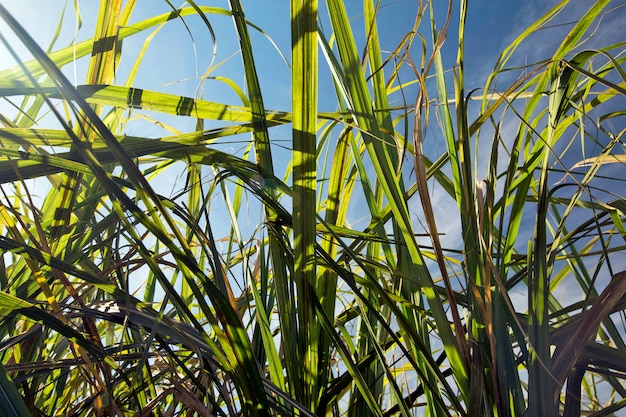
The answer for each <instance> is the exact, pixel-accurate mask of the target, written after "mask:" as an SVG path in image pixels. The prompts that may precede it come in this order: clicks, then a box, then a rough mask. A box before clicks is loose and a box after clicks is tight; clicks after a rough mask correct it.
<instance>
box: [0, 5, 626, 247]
mask: <svg viewBox="0 0 626 417" xmlns="http://www.w3.org/2000/svg"><path fill="white" fill-rule="evenodd" d="M417 3H418V2H407V1H400V0H387V1H383V2H381V8H380V11H379V21H378V24H379V32H380V36H381V44H382V48H383V50H386V51H392V50H394V49H395V48H396V47H397V45H398V44H399V43H400V42H401V40H402V38H403V36H404V35H405V34H406V32H407V31H408V30H410V29H411V27H412V24H413V21H414V18H415V14H416V11H417ZM557 3H558V2H557V1H555V0H546V1H543V0H529V1H523V2H522V1H500V0H472V1H470V2H469V9H468V18H467V29H466V43H465V44H466V54H465V56H466V59H465V69H466V91H470V90H472V89H475V88H477V89H480V88H481V87H482V86H483V85H484V83H485V81H486V76H487V74H489V72H490V71H491V70H492V69H493V67H494V65H495V63H496V60H497V58H498V56H499V54H500V53H501V52H502V50H503V49H504V48H505V47H506V46H507V45H508V44H509V43H510V42H511V41H512V40H513V39H514V38H515V37H516V36H518V35H519V34H520V33H521V32H522V31H523V30H524V29H525V28H526V27H528V26H529V25H530V24H531V23H532V22H534V21H535V20H536V19H537V18H539V17H540V16H542V15H543V14H544V13H545V12H546V11H547V10H549V9H550V8H552V7H554V5H556V4H557ZM3 4H4V5H5V6H6V7H7V8H8V9H9V10H10V11H11V12H12V13H13V14H14V15H15V17H16V18H17V19H18V20H19V21H20V22H21V23H22V24H23V25H24V26H25V27H26V29H27V30H28V31H29V32H30V33H31V35H33V36H34V37H35V39H36V40H37V41H38V42H39V44H40V45H41V46H42V47H43V48H46V47H47V46H48V44H49V42H50V39H51V38H52V36H53V34H54V31H55V29H56V27H57V25H58V24H59V19H60V16H61V14H62V11H63V10H65V15H64V19H65V20H64V22H63V25H62V30H61V34H60V37H59V39H58V41H57V42H56V45H55V48H53V49H58V48H61V47H65V46H67V45H71V44H72V42H73V40H74V39H77V40H79V41H80V40H84V39H88V38H90V37H91V36H92V35H93V31H94V28H95V20H96V14H97V2H91V1H90V2H86V1H83V2H78V6H79V10H80V15H81V18H82V26H81V27H80V29H79V28H78V27H77V25H76V22H77V19H76V13H75V10H74V6H73V2H71V1H70V2H62V1H50V0H26V1H3ZM198 4H201V5H203V4H206V3H203V2H198ZM209 4H210V5H211V6H215V7H223V8H225V9H228V3H227V2H226V1H223V0H221V1H219V2H218V1H215V2H211V3H209ZM435 4H436V14H437V23H438V25H439V26H441V25H442V24H443V20H444V17H445V12H446V9H447V7H446V2H443V1H437V2H436V3H435ZM588 5H589V3H588V2H587V1H586V0H577V1H573V2H572V3H571V4H570V5H569V6H568V7H567V8H566V9H565V11H564V12H563V13H562V14H561V15H560V16H559V18H558V19H557V20H555V21H554V22H552V24H551V27H550V28H547V29H544V30H543V31H541V32H539V33H538V34H536V35H534V36H533V37H531V38H530V39H529V40H528V41H527V42H524V43H522V45H521V46H520V47H519V49H518V51H517V53H516V55H515V58H514V59H513V60H512V61H511V63H510V65H511V66H513V65H523V64H532V63H534V62H536V61H537V60H539V59H544V58H546V57H549V56H550V54H551V52H552V51H554V50H555V49H556V47H557V46H558V44H559V42H560V40H561V39H562V36H563V33H564V32H565V31H567V30H568V29H569V28H571V26H572V23H573V20H574V18H573V17H572V16H579V15H580V13H581V10H583V9H584V8H586V7H588ZM615 5H616V7H621V6H624V3H623V2H620V1H617V2H615ZM176 6H185V3H184V2H180V3H177V4H176ZM243 7H244V10H245V12H246V16H247V18H248V20H249V21H251V22H253V23H255V24H256V25H258V26H259V27H261V28H262V30H263V31H264V34H262V33H260V32H255V31H251V34H252V42H253V46H254V48H255V54H256V55H255V60H256V65H257V68H258V73H259V75H260V83H261V88H262V90H263V94H264V101H265V107H266V108H267V109H276V110H289V109H290V106H291V89H290V88H291V87H290V78H291V75H290V69H289V64H288V63H286V62H285V61H284V60H283V59H282V57H281V56H280V54H279V52H278V51H277V50H276V47H275V46H277V47H278V49H279V50H280V51H281V52H282V53H283V54H284V56H285V57H286V58H287V60H290V44H291V40H290V34H289V30H290V21H289V18H290V17H289V8H288V6H287V4H286V3H282V4H280V5H279V3H278V2H267V1H243ZM321 7H322V8H321V10H320V24H321V27H322V28H323V30H324V32H325V34H326V35H327V36H329V34H330V24H329V21H328V17H327V14H326V11H325V10H324V9H323V4H322V5H321ZM346 7H347V8H348V12H349V14H350V16H351V17H352V22H353V23H354V27H355V28H357V30H356V32H357V33H361V32H363V30H364V29H363V28H364V22H363V16H362V14H361V7H362V6H361V4H360V2H351V1H350V2H346ZM457 8H458V4H457V2H454V4H453V15H452V22H451V25H450V32H449V34H448V40H447V42H446V44H445V45H444V48H443V59H444V67H445V68H451V67H452V66H454V65H455V62H456V38H457V33H456V32H455V31H456V28H457V22H458V16H457V14H458V12H457V10H456V9H457ZM623 9H624V7H622V11H619V10H618V12H617V13H612V14H611V15H609V16H607V17H606V18H605V19H604V20H603V25H602V27H601V28H600V31H601V33H597V34H596V38H597V39H600V40H604V39H613V38H614V39H616V41H617V40H619V39H626V33H625V30H624V27H623V25H622V24H620V23H619V22H620V17H624V16H625V13H624V12H623ZM170 11H171V8H170V6H169V5H168V4H167V2H164V1H150V2H139V3H138V5H137V7H136V8H135V11H134V13H133V17H132V18H131V22H138V21H141V20H142V19H145V18H148V17H151V16H154V15H158V14H161V13H168V12H170ZM208 18H209V20H210V24H211V26H212V29H213V31H214V32H215V34H216V44H215V45H214V44H213V42H212V39H211V35H210V31H209V30H208V29H207V27H206V26H205V24H204V23H203V22H202V20H201V19H200V18H199V17H198V16H189V17H186V18H185V20H184V22H183V21H182V20H173V21H171V22H169V23H167V24H166V25H165V26H163V27H162V28H161V29H159V30H158V32H156V33H154V38H153V39H152V41H151V44H150V46H149V47H148V50H147V51H148V52H147V53H146V55H145V57H144V59H143V62H142V64H141V67H140V70H139V73H138V74H137V78H136V80H135V82H134V83H133V86H135V87H138V88H144V89H152V90H156V91H161V92H167V93H172V94H178V95H184V96H194V97H199V96H202V97H203V98H205V99H207V100H212V101H217V102H222V103H229V104H241V101H240V100H239V98H238V97H237V95H236V94H235V93H234V92H233V90H232V89H231V88H230V87H228V86H227V85H226V84H225V83H224V82H223V81H220V80H219V79H211V78H207V79H204V80H203V79H202V76H203V75H205V74H207V75H209V76H213V77H227V78H228V79H230V80H232V81H233V82H234V83H236V84H237V85H239V86H241V87H242V88H245V81H244V78H243V74H242V71H241V59H240V55H239V53H238V49H239V46H238V43H237V39H236V33H235V31H234V25H233V22H232V19H231V18H230V17H228V16H220V15H210V16H208ZM426 20H427V19H426ZM131 24H132V23H131ZM0 31H1V33H2V34H3V35H4V36H6V37H7V38H8V39H9V40H10V39H12V35H11V33H10V32H9V31H8V30H7V29H6V28H4V27H2V26H0ZM420 32H421V34H422V35H423V36H424V38H425V39H426V42H427V43H428V42H429V38H430V33H429V29H428V25H427V24H426V25H422V27H421V28H420ZM150 34H152V32H151V31H148V32H146V33H145V34H141V35H137V36H133V37H132V38H129V39H126V40H125V41H124V49H123V54H122V61H121V63H120V68H119V70H118V79H117V82H118V83H119V84H123V83H124V82H125V81H126V77H127V73H128V71H129V68H130V66H131V65H132V64H133V63H134V61H135V56H136V55H137V53H138V52H139V51H140V49H141V47H142V45H143V42H144V40H145V39H146V37H147V36H148V35H150ZM268 38H271V39H272V40H273V42H274V44H273V43H272V42H270V41H269V39H268ZM357 42H359V43H360V45H362V44H363V35H361V36H360V38H358V39H357ZM13 44H14V45H15V47H16V49H17V50H18V51H21V52H22V53H23V48H20V45H19V43H17V42H14V43H13ZM590 45H593V40H592V42H591V43H590ZM419 47H420V45H419V40H417V41H416V43H415V46H414V50H413V56H414V59H417V60H419V58H420V57H419V54H420V51H419ZM214 48H215V50H216V51H217V53H216V54H215V55H214V54H213V51H214ZM22 58H23V59H29V56H28V54H26V53H24V54H23V55H22ZM85 62H86V60H85V59H83V60H82V61H80V62H79V63H78V64H77V65H76V67H72V66H67V67H66V68H65V73H66V74H67V75H68V77H69V78H70V80H76V82H77V83H78V84H80V83H81V82H82V80H83V79H84V74H82V73H81V70H83V71H84V66H85ZM13 64H14V63H13V62H12V61H11V60H10V59H9V58H8V55H7V53H6V51H5V50H4V48H3V47H2V46H0V70H1V69H3V68H7V67H9V66H12V65H13ZM320 68H321V71H320V98H319V106H320V110H321V111H334V110H336V109H337V104H336V97H335V94H334V89H333V86H332V82H331V78H330V74H329V71H327V69H326V68H327V67H326V63H325V62H324V60H323V57H322V56H320ZM521 71H523V70H518V71H512V72H511V75H510V77H509V78H510V79H512V78H514V77H515V76H517V75H518V74H519V73H520V72H521ZM412 77H413V76H412V74H411V72H410V71H408V69H407V70H406V71H405V72H404V73H402V74H401V80H402V81H403V82H407V81H410V80H411V79H412ZM503 78H504V79H505V78H506V77H503ZM504 81H505V80H503V81H502V82H501V85H504ZM496 87H499V86H498V85H496ZM479 91H480V90H479ZM477 94H480V93H477ZM414 95H415V90H414V89H413V90H411V89H407V101H408V102H409V103H412V101H413V100H414V99H415V97H414ZM398 104H401V101H400V95H397V98H396V101H395V102H393V103H392V105H398ZM0 112H2V113H3V114H5V115H8V116H10V115H12V114H14V110H13V109H12V108H11V107H10V106H9V105H8V104H7V102H5V101H4V100H0ZM148 116H153V117H155V118H158V119H159V120H161V121H164V122H165V123H169V124H170V126H171V127H172V128H173V129H178V130H180V131H183V132H184V131H191V130H193V128H194V123H195V122H194V120H193V119H191V118H180V117H178V118H174V117H163V116H162V115H150V114H148ZM210 126H211V125H210V124H208V125H207V127H210ZM514 128H515V124H508V125H505V126H504V131H505V132H506V131H507V129H509V130H511V133H512V132H513V129H514ZM434 130H436V129H432V130H431V131H434ZM124 133H126V134H129V135H141V136H147V137H160V136H166V135H170V134H172V132H171V131H170V130H167V129H163V128H162V127H160V126H158V125H157V124H155V123H153V122H150V121H147V120H134V121H133V122H132V123H130V124H129V125H128V126H127V127H126V128H125V130H124ZM271 135H272V136H271V140H272V142H273V143H274V144H275V145H276V147H275V149H276V152H277V154H278V155H281V152H285V151H284V148H285V147H289V146H290V140H291V130H290V127H289V126H282V127H278V128H273V129H272V130H271ZM428 141H429V142H428V143H427V145H426V152H427V153H428V152H430V153H431V154H432V155H433V156H435V155H438V154H440V153H441V151H442V149H444V146H443V144H442V143H438V140H437V137H432V138H429V139H428ZM246 142H247V138H243V139H242V141H241V143H237V141H236V138H234V140H232V139H231V140H230V141H229V142H228V143H225V144H224V145H222V146H223V149H226V150H228V151H229V152H234V153H240V152H241V151H242V149H243V148H244V146H245V143H246ZM284 155H285V157H284V158H276V159H277V161H278V162H277V165H278V166H277V175H278V176H279V177H281V176H282V174H283V173H284V172H285V170H286V169H287V165H286V163H285V161H288V160H289V154H284ZM281 162H283V163H282V164H281ZM480 162H481V161H479V163H480ZM486 162H487V161H486V160H485V161H484V163H483V164H482V166H478V167H477V173H478V175H483V173H484V169H485V164H486ZM503 163H504V161H503ZM408 165H410V164H408ZM407 175H410V174H409V172H407ZM164 188H165V189H169V190H170V192H171V191H172V190H175V189H176V188H177V185H176V177H171V181H170V182H168V183H167V184H166V185H164ZM433 198H434V200H435V203H436V205H437V207H448V208H451V205H452V204H454V202H453V201H452V200H451V199H449V198H448V196H446V195H445V193H442V192H438V191H437V190H433ZM438 199H440V200H438ZM415 204H418V203H417V201H416V202H415ZM359 205H360V203H359V202H358V201H355V203H354V207H355V209H354V213H353V221H357V220H358V219H360V218H361V216H360V215H359V213H358V207H359ZM414 211H415V212H416V213H419V212H420V210H419V208H418V207H417V206H416V207H415V210H414ZM442 212H446V210H445V209H444V210H442ZM416 216H417V217H416V220H417V218H419V216H418V215H416ZM252 223H253V224H254V223H255V221H254V220H253V221H252ZM442 224H443V225H445V227H446V228H448V230H445V229H444V230H442V232H444V233H446V235H447V236H455V235H456V233H453V231H454V230H456V229H457V228H458V222H455V221H445V222H442ZM449 243H450V244H451V245H452V244H453V242H449Z"/></svg>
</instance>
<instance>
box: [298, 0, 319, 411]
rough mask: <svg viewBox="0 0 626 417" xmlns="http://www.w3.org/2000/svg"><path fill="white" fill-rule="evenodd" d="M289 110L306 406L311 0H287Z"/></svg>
mask: <svg viewBox="0 0 626 417" xmlns="http://www.w3.org/2000/svg"><path fill="white" fill-rule="evenodd" d="M291 48H292V62H293V69H292V84H291V88H292V97H293V99H292V108H293V122H292V123H293V238H294V281H295V283H296V286H297V303H298V305H297V312H298V319H299V324H300V328H299V329H298V330H299V333H298V340H297V350H298V356H299V357H300V358H301V360H302V361H303V362H302V365H303V374H302V380H301V383H302V384H303V385H302V389H303V390H302V395H303V398H302V399H301V401H302V403H303V404H304V405H306V406H308V407H309V408H311V409H312V410H315V408H316V405H317V403H318V401H319V399H320V397H321V393H322V389H323V388H324V386H323V385H322V386H319V384H320V382H322V381H320V380H319V378H318V372H319V371H318V370H319V363H318V362H319V361H318V357H319V352H318V343H319V329H318V327H319V326H318V324H317V320H316V319H315V304H314V303H313V299H314V297H316V294H315V292H314V290H315V280H316V262H315V223H316V178H317V168H316V145H317V143H316V142H317V141H316V122H317V62H318V59H317V0H292V1H291Z"/></svg>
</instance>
